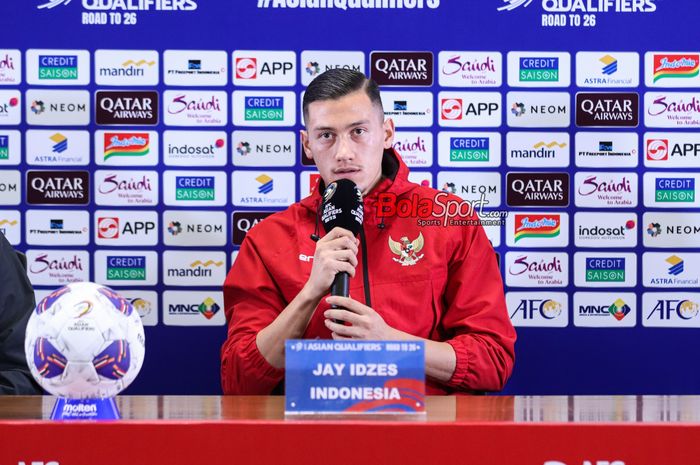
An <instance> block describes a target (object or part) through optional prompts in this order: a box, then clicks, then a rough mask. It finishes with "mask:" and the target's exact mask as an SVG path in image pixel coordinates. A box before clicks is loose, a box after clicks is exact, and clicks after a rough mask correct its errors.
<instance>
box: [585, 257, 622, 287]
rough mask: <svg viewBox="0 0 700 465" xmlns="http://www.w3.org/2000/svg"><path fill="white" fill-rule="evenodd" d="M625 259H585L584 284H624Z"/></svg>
mask: <svg viewBox="0 0 700 465" xmlns="http://www.w3.org/2000/svg"><path fill="white" fill-rule="evenodd" d="M624 281H625V259H624V258H622V257H610V258H600V257H586V282H618V283H619V282H624Z"/></svg>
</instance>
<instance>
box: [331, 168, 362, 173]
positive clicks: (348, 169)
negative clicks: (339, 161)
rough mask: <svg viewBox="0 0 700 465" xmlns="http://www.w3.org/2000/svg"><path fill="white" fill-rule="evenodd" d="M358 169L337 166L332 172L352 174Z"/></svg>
mask: <svg viewBox="0 0 700 465" xmlns="http://www.w3.org/2000/svg"><path fill="white" fill-rule="evenodd" d="M358 171H360V169H359V168H337V169H335V170H333V173H334V174H352V173H357V172H358Z"/></svg>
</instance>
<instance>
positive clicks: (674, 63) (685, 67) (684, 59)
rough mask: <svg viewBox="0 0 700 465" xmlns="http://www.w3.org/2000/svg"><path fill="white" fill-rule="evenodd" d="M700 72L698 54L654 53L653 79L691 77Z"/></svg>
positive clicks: (699, 57) (699, 55)
mask: <svg viewBox="0 0 700 465" xmlns="http://www.w3.org/2000/svg"><path fill="white" fill-rule="evenodd" d="M698 72H700V54H697V53H693V54H687V55H680V54H673V55H666V54H661V55H657V54H654V80H653V82H654V83H656V82H657V81H659V80H661V79H665V78H675V79H683V78H692V77H695V76H697V75H698Z"/></svg>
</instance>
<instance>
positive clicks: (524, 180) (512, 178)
mask: <svg viewBox="0 0 700 465" xmlns="http://www.w3.org/2000/svg"><path fill="white" fill-rule="evenodd" d="M506 178H507V184H508V193H507V195H506V201H507V203H508V205H510V206H513V207H529V206H550V207H566V206H567V205H569V173H508V174H507V176H506Z"/></svg>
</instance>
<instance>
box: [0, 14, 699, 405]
mask: <svg viewBox="0 0 700 465" xmlns="http://www.w3.org/2000/svg"><path fill="white" fill-rule="evenodd" d="M697 15H698V6H697V4H696V2H691V1H689V0H683V1H673V2H671V1H668V0H587V1H583V0H575V1H574V0H543V1H538V0H534V1H533V0H512V1H509V2H502V1H499V0H486V1H479V2H463V1H456V0H396V1H394V0H391V1H387V0H334V1H331V0H237V1H226V2H225V1H212V0H208V1H203V0H139V1H137V0H83V1H82V2H81V1H80V0H74V1H70V0H53V1H48V0H30V1H23V2H2V4H0V25H1V26H0V30H1V31H2V40H1V43H0V47H1V48H2V50H0V206H1V207H0V208H1V210H0V228H1V229H2V231H3V232H4V233H5V235H6V236H7V237H8V238H9V239H10V241H11V242H12V243H13V244H14V245H15V246H16V247H17V248H18V249H20V250H22V251H25V252H26V254H27V257H28V259H29V274H30V277H31V280H32V282H33V283H34V285H35V287H36V288H37V289H38V290H37V296H38V297H39V298H41V297H43V296H44V295H46V294H47V293H48V291H49V290H51V289H53V288H56V287H58V286H60V285H63V284H65V283H67V282H70V281H74V280H94V281H97V282H100V283H104V284H107V285H109V286H112V287H114V288H115V289H118V290H120V291H122V292H123V293H124V295H125V296H127V297H128V298H129V299H131V300H132V301H133V303H134V304H135V305H136V307H137V309H138V310H139V312H140V314H141V315H142V317H143V321H144V323H145V324H146V325H147V354H146V360H145V364H144V367H143V370H142V372H141V375H140V376H139V378H138V379H137V381H136V382H135V383H134V385H133V386H132V387H131V388H130V389H129V391H128V392H129V393H132V394H137V393H153V394H155V393H170V394H175V393H181V394H214V393H218V392H220V387H219V386H220V384H219V356H218V353H219V348H220V345H221V343H222V341H223V340H224V338H225V333H226V330H225V318H224V312H223V308H222V307H223V301H222V293H221V283H222V282H223V280H224V277H225V275H226V272H227V270H228V268H229V267H230V265H231V263H232V260H234V259H235V254H236V250H237V249H238V247H239V245H240V243H241V240H242V238H243V237H244V235H245V233H246V231H247V230H248V229H249V228H250V227H252V226H253V225H254V224H255V223H256V222H257V221H259V220H260V219H261V218H263V217H264V216H266V215H267V214H268V213H269V212H272V211H277V210H280V209H283V208H285V207H286V206H287V205H289V204H291V203H292V202H294V201H296V200H299V199H300V198H301V197H304V196H306V195H307V194H308V192H309V189H310V186H311V185H313V183H314V182H315V181H316V179H317V175H316V174H315V171H314V167H313V166H310V165H308V164H306V163H305V162H304V160H303V159H302V158H303V157H302V153H301V148H300V145H299V141H298V135H297V134H298V131H299V129H300V128H301V115H300V102H301V96H302V94H303V91H304V89H305V86H306V85H307V84H308V83H309V82H310V80H311V79H312V78H313V77H314V76H315V75H317V74H318V73H319V72H322V71H324V70H325V69H328V68H330V67H351V68H354V69H359V70H361V71H364V72H365V73H367V74H371V75H372V77H374V78H375V79H376V80H377V81H378V82H379V83H381V84H382V86H383V92H384V93H383V99H384V100H383V103H384V108H385V112H386V114H387V116H391V117H392V118H394V120H395V121H396V123H397V126H398V128H399V133H398V134H397V137H396V144H397V145H396V147H397V149H398V150H399V152H401V153H402V154H403V156H404V159H405V161H406V163H407V164H408V165H409V166H410V167H411V171H412V173H411V175H412V179H414V180H415V181H416V182H424V183H429V184H430V185H433V186H435V187H437V188H439V189H442V190H445V191H449V192H454V193H456V194H457V195H459V196H461V197H463V198H465V199H468V200H477V199H479V198H481V194H483V195H484V198H483V199H484V200H486V201H488V202H489V203H488V204H487V208H486V209H485V211H489V212H491V213H490V214H489V218H488V219H489V220H490V221H492V225H491V226H488V227H487V228H486V230H487V234H488V235H489V237H490V239H491V241H492V243H493V245H494V247H495V249H496V251H497V252H498V258H499V260H500V266H501V270H502V274H503V278H504V281H505V283H506V291H507V296H506V297H507V302H508V312H509V314H510V315H511V318H512V320H513V323H514V324H515V325H516V326H517V329H518V334H519V339H518V343H517V361H516V368H515V372H514V374H513V377H512V379H511V381H510V383H509V384H508V386H507V388H506V390H505V392H506V393H509V394H553V393H558V394H561V393H572V394H596V393H610V394H613V393H636V394H643V393H679V394H690V393H696V392H697V391H698V387H699V386H700V375H699V374H698V373H699V371H698V370H696V369H695V361H696V360H695V359H696V357H695V356H694V355H693V354H694V351H695V349H696V348H697V347H698V344H697V337H698V329H697V328H698V327H700V316H699V315H698V312H699V309H698V305H699V303H700V293H699V292H698V282H699V279H700V253H698V252H699V251H698V248H699V246H700V211H699V210H698V202H700V199H699V198H698V196H697V188H698V186H697V185H698V176H699V174H700V158H699V157H698V153H699V151H700V134H698V132H697V131H698V128H700V76H699V75H698V69H699V67H698V65H699V62H700V46H699V45H698V44H700V40H699V39H700V35H699V33H698V30H697V25H696V18H697ZM503 212H505V213H503ZM506 214H507V215H506ZM498 218H502V219H503V220H504V221H503V224H501V225H496V224H495V223H494V222H493V220H494V219H498ZM279 266H284V263H280V264H279ZM241 279H245V277H241Z"/></svg>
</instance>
